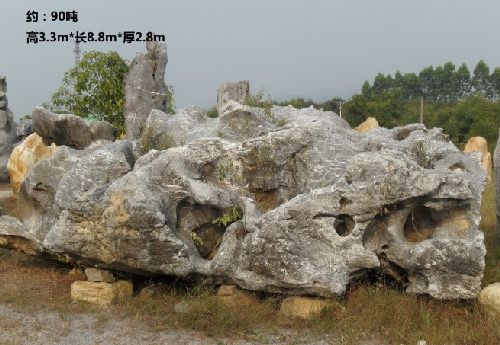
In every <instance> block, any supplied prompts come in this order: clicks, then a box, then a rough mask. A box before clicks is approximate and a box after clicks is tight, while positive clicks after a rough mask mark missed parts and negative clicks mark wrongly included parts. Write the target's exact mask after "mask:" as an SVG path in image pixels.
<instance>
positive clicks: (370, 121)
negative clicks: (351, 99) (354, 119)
mask: <svg viewBox="0 0 500 345" xmlns="http://www.w3.org/2000/svg"><path fill="white" fill-rule="evenodd" d="M378 127H380V126H379V125H378V121H377V119H376V118H374V117H369V118H367V119H366V120H365V122H363V123H362V124H360V125H359V126H358V127H356V128H354V130H355V131H357V132H361V133H363V132H368V131H371V130H372V129H374V128H378Z"/></svg>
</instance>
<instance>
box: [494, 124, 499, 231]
mask: <svg viewBox="0 0 500 345" xmlns="http://www.w3.org/2000/svg"><path fill="white" fill-rule="evenodd" d="M498 132H499V133H498V134H499V135H498V141H497V147H496V148H495V152H494V153H493V167H494V179H495V180H494V181H495V182H494V183H495V207H496V213H497V236H500V129H499V131H498Z"/></svg>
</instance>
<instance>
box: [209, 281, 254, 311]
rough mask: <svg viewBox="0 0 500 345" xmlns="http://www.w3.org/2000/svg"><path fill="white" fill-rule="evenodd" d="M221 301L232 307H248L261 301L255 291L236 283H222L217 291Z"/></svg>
mask: <svg viewBox="0 0 500 345" xmlns="http://www.w3.org/2000/svg"><path fill="white" fill-rule="evenodd" d="M217 296H218V298H219V301H221V302H222V303H224V304H226V305H228V306H231V307H248V306H252V305H255V304H258V303H259V300H258V298H257V297H256V296H255V294H254V293H252V292H249V291H245V290H242V289H240V288H239V287H237V286H236V285H221V287H219V291H217Z"/></svg>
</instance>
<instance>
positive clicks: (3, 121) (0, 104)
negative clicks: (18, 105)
mask: <svg viewBox="0 0 500 345" xmlns="http://www.w3.org/2000/svg"><path fill="white" fill-rule="evenodd" d="M15 136H16V124H15V122H14V118H13V115H12V112H11V111H10V110H9V108H8V101H7V80H6V78H5V76H1V75H0V182H8V181H9V174H8V173H7V161H8V160H9V156H10V154H11V152H12V144H13V142H14V139H15Z"/></svg>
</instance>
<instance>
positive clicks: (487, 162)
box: [464, 137, 492, 181]
mask: <svg viewBox="0 0 500 345" xmlns="http://www.w3.org/2000/svg"><path fill="white" fill-rule="evenodd" d="M468 152H481V154H482V156H481V166H482V167H483V170H484V171H485V172H486V176H487V177H488V181H490V180H491V167H492V164H491V154H490V153H489V151H488V142H487V141H486V139H484V138H483V137H472V138H470V139H469V141H467V144H466V145H465V148H464V153H468Z"/></svg>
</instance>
